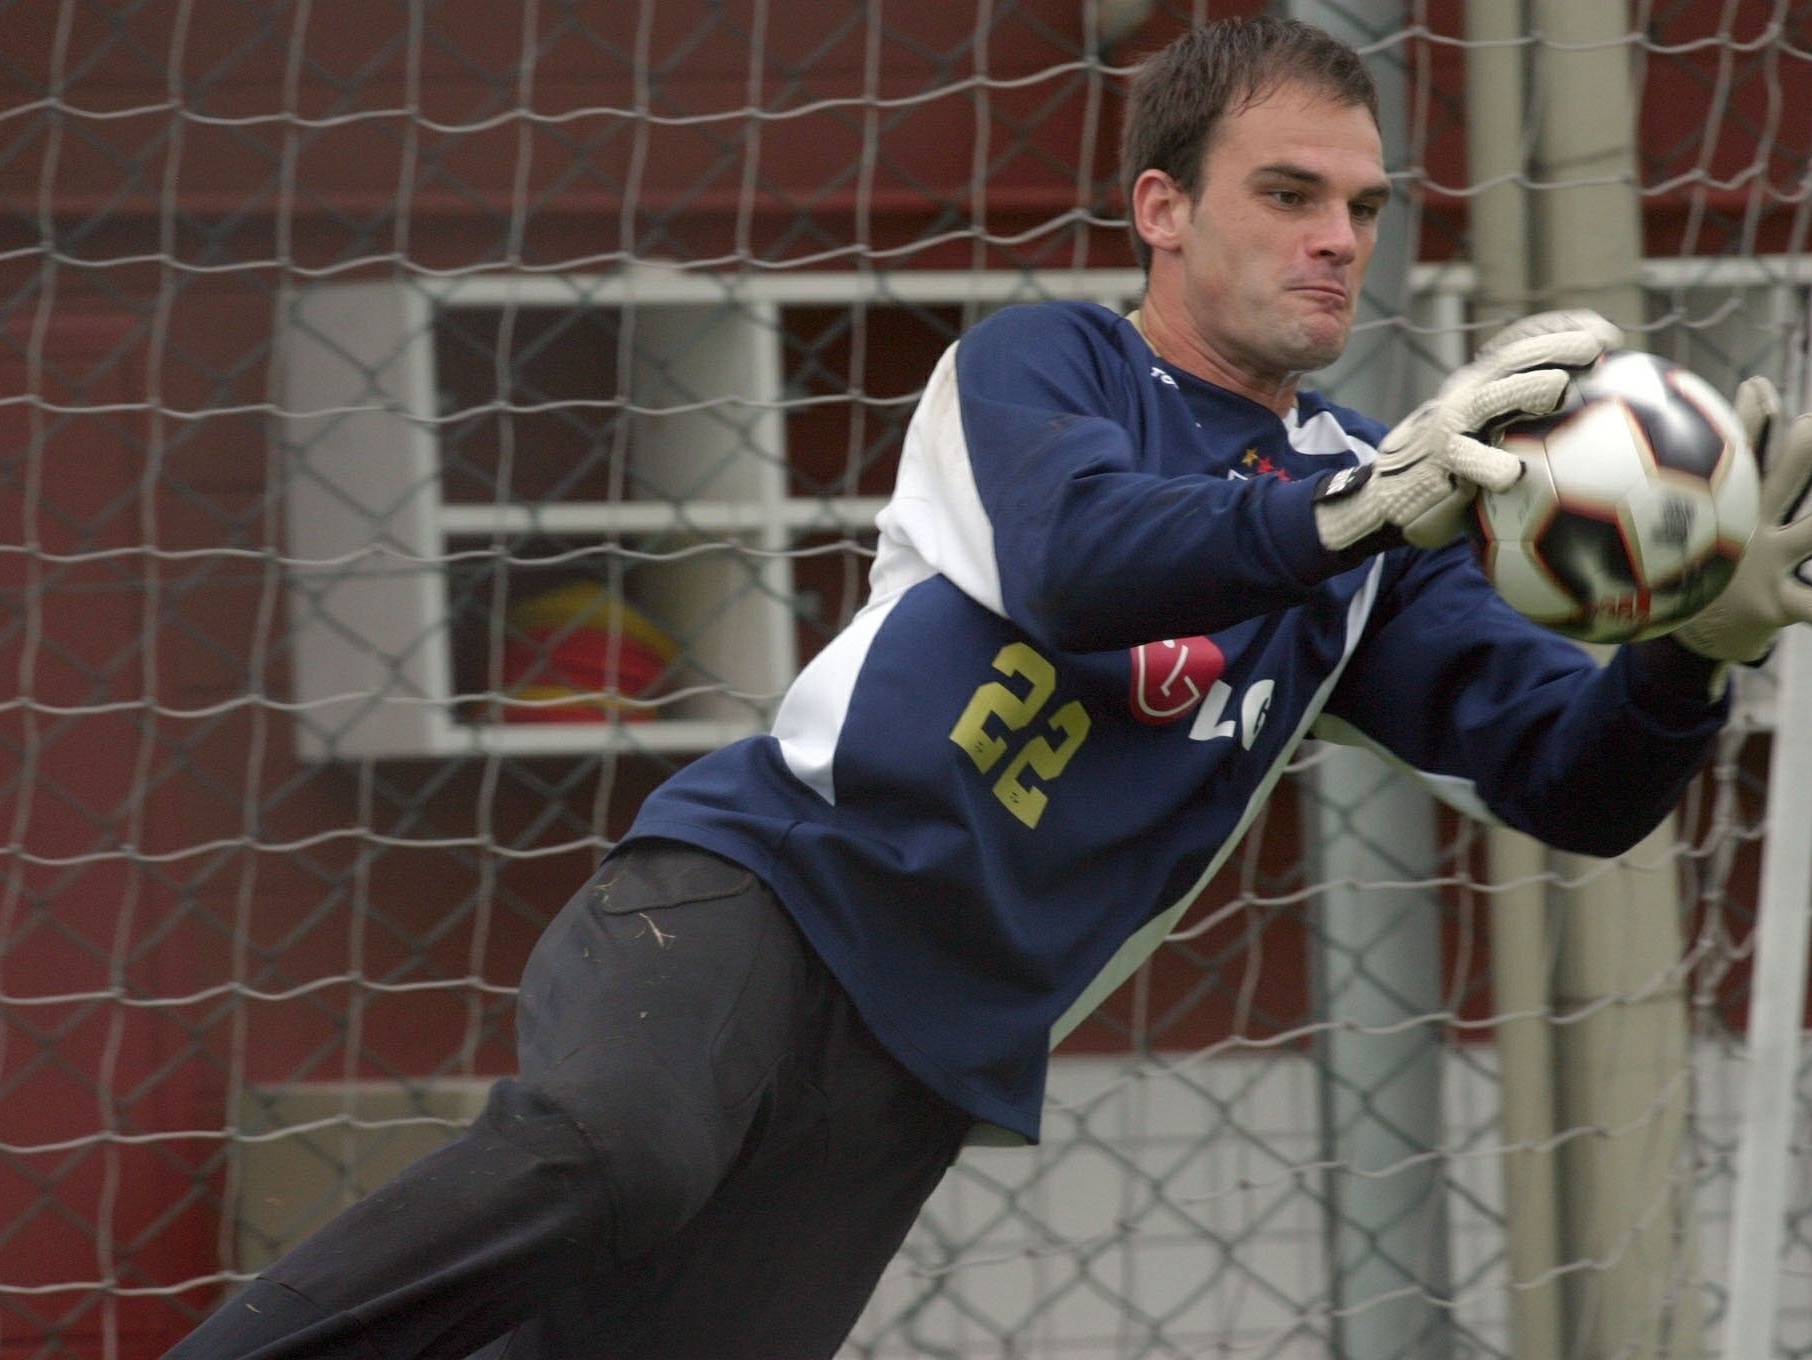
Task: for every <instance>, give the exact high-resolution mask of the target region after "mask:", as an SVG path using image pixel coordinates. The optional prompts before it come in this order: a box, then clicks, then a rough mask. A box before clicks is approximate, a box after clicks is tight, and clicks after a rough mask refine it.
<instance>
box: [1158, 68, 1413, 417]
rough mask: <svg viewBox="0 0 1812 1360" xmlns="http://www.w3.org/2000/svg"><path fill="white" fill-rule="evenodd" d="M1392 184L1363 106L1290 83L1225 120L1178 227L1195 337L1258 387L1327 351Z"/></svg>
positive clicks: (1349, 308)
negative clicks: (1198, 188)
mask: <svg viewBox="0 0 1812 1360" xmlns="http://www.w3.org/2000/svg"><path fill="white" fill-rule="evenodd" d="M1389 197H1390V186H1389V182H1388V181H1387V180H1386V178H1385V174H1384V154H1383V146H1382V144H1381V142H1380V140H1379V137H1378V129H1377V127H1376V125H1375V124H1374V123H1373V122H1372V118H1371V115H1370V114H1369V113H1368V112H1367V111H1366V110H1365V109H1364V108H1362V107H1357V106H1353V105H1347V104H1341V103H1337V102H1335V101H1333V100H1331V99H1329V98H1328V97H1327V96H1325V95H1324V94H1322V93H1321V92H1319V91H1317V90H1314V89H1312V88H1310V87H1308V86H1303V85H1297V84H1287V85H1283V86H1280V87H1279V88H1277V89H1276V90H1274V91H1272V92H1270V93H1269V94H1267V95H1265V96H1263V97H1262V98H1261V99H1260V100H1259V101H1258V102H1256V103H1252V104H1248V105H1247V106H1246V107H1244V108H1242V109H1240V110H1239V111H1238V112H1236V113H1234V114H1232V115H1230V116H1229V117H1227V118H1225V119H1223V120H1222V122H1221V124H1220V126H1219V128H1218V129H1217V132H1216V135H1215V136H1214V137H1213V138H1212V139H1211V143H1210V146H1209V148H1208V152H1207V156H1206V161H1205V173H1204V176H1203V180H1202V185H1201V193H1200V195H1199V196H1198V198H1197V200H1196V202H1195V203H1194V204H1193V205H1190V207H1189V209H1188V211H1187V215H1186V219H1185V220H1184V222H1183V224H1182V226H1181V230H1180V231H1179V234H1178V238H1177V244H1178V246H1179V254H1178V256H1177V258H1176V262H1177V263H1178V264H1179V265H1180V266H1181V268H1180V271H1179V274H1180V279H1179V281H1180V284H1181V289H1182V298H1181V301H1182V304H1183V308H1184V310H1185V311H1186V313H1187V315H1188V317H1189V323H1190V328H1191V329H1192V330H1193V331H1194V333H1195V334H1194V336H1193V337H1192V344H1194V345H1198V346H1200V347H1201V349H1202V351H1203V357H1204V358H1206V359H1208V360H1210V361H1211V364H1212V365H1213V366H1215V367H1220V368H1224V369H1225V370H1226V371H1227V372H1228V373H1229V374H1230V375H1238V376H1239V377H1241V378H1243V379H1245V380H1246V382H1247V383H1251V384H1253V385H1256V386H1258V387H1266V386H1269V385H1274V384H1283V383H1293V381H1294V379H1295V377H1296V376H1297V375H1299V374H1302V373H1307V372H1312V371H1313V370H1315V369H1319V368H1325V367H1326V366H1327V365H1328V364H1330V363H1332V362H1333V361H1334V360H1335V359H1336V358H1338V357H1339V355H1340V352H1341V350H1342V349H1344V348H1345V347H1346V341H1347V337H1348V335H1349V334H1350V333H1351V331H1352V327H1353V316H1354V312H1355V309H1356V308H1357V306H1358V302H1359V285H1360V281H1361V279H1362V278H1363V277H1364V275H1365V270H1366V266H1367V265H1368V264H1369V263H1370V262H1371V257H1372V250H1373V248H1374V247H1375V246H1376V245H1377V235H1378V216H1379V213H1380V212H1381V211H1382V209H1383V207H1384V204H1385V202H1386V200H1387V199H1388V198H1389ZM1242 385H1244V384H1242Z"/></svg>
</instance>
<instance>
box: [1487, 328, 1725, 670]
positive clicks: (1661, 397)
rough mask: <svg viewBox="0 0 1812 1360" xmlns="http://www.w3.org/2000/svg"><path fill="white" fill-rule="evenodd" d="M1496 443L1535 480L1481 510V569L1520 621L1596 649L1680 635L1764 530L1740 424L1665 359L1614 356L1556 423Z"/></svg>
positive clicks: (1584, 374) (1500, 431)
mask: <svg viewBox="0 0 1812 1360" xmlns="http://www.w3.org/2000/svg"><path fill="white" fill-rule="evenodd" d="M1485 437H1486V438H1487V439H1489V440H1491V441H1492V442H1493V443H1495V444H1497V445H1498V446H1499V447H1501V448H1503V449H1505V450H1507V451H1508V452H1511V453H1514V454H1516V456H1517V457H1518V458H1520V459H1522V462H1523V476H1522V478H1521V479H1520V480H1519V481H1518V482H1517V484H1516V485H1515V486H1514V487H1512V488H1511V489H1510V490H1509V491H1506V492H1502V493H1494V492H1489V491H1483V492H1480V493H1479V495H1478V497H1477V498H1476V499H1475V500H1474V502H1473V509H1472V514H1471V516H1470V517H1469V519H1468V523H1467V534H1468V537H1470V539H1471V540H1472V544H1473V548H1474V550H1475V551H1476V553H1477V554H1478V559H1479V563H1480V565H1481V566H1483V567H1484V569H1485V574H1486V576H1488V577H1489V578H1490V579H1491V583H1492V584H1493V585H1494V586H1496V587H1497V591H1498V593H1499V594H1500V595H1502V596H1503V597H1504V598H1505V599H1506V600H1507V601H1509V602H1510V604H1511V606H1512V607H1513V608H1515V609H1516V610H1517V611H1518V612H1519V613H1521V614H1524V615H1526V616H1527V617H1529V618H1531V619H1534V620H1535V621H1536V622H1537V623H1541V624H1544V625H1545V626H1547V627H1549V628H1552V629H1554V630H1555V631H1556V632H1560V633H1564V634H1566V635H1567V636H1568V637H1571V638H1576V639H1578V640H1580V641H1582V642H1607V643H1609V642H1628V641H1632V640H1635V639H1638V638H1649V637H1659V636H1661V635H1662V634H1663V633H1667V632H1669V631H1671V630H1672V629H1674V628H1677V627H1679V626H1680V625H1681V624H1682V623H1684V622H1686V620H1687V619H1689V618H1691V617H1692V616H1693V615H1694V614H1695V613H1697V612H1698V611H1699V610H1700V609H1702V608H1703V607H1704V606H1705V605H1707V604H1708V603H1710V602H1711V600H1712V599H1713V598H1714V597H1716V595H1717V594H1718V592H1719V591H1721V590H1723V588H1724V586H1725V585H1726V584H1727V583H1728V582H1729V580H1730V577H1731V574H1732V573H1733V572H1734V571H1735V570H1736V563H1737V559H1738V558H1739V557H1740V556H1741V555H1742V552H1743V547H1744V545H1745V544H1746V543H1748V541H1749V536H1750V534H1752V533H1753V532H1754V531H1755V527H1756V519H1757V513H1758V511H1757V502H1758V499H1759V494H1760V478H1759V474H1758V473H1757V470H1756V463H1755V457H1754V455H1753V453H1752V452H1751V451H1750V448H1749V443H1748V440H1747V439H1746V438H1745V437H1744V434H1743V428H1742V426H1741V424H1740V423H1739V422H1738V420H1737V417H1736V412H1734V411H1733V410H1731V408H1730V404H1729V403H1728V402H1726V401H1725V400H1724V398H1723V397H1722V396H1720V395H1719V394H1718V393H1717V391H1716V390H1714V389H1713V388H1712V387H1711V385H1710V384H1708V383H1707V382H1705V381H1704V379H1702V378H1700V377H1698V376H1697V375H1696V374H1694V373H1692V372H1690V371H1689V370H1687V369H1685V368H1682V367H1680V366H1679V365H1678V364H1674V363H1670V362H1669V361H1667V360H1665V359H1660V358H1657V357H1655V356H1654V355H1652V354H1644V353H1641V352H1639V351H1635V350H1619V351H1616V352H1614V353H1612V354H1607V355H1606V356H1604V358H1602V359H1600V360H1599V361H1598V362H1597V363H1595V364H1593V365H1592V366H1591V367H1589V368H1586V369H1583V370H1581V371H1580V372H1579V373H1577V374H1576V375H1575V376H1574V379H1573V381H1572V383H1571V384H1570V385H1569V386H1568V388H1567V393H1566V396H1565V397H1564V399H1563V400H1562V402H1561V406H1560V409H1559V410H1557V411H1556V412H1555V413H1553V414H1552V415H1546V416H1540V417H1534V418H1529V417H1522V418H1518V419H1516V420H1513V421H1511V422H1509V423H1507V424H1505V425H1503V426H1501V427H1495V428H1493V429H1491V430H1487V431H1485Z"/></svg>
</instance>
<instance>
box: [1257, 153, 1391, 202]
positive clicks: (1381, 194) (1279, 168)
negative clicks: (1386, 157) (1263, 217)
mask: <svg viewBox="0 0 1812 1360" xmlns="http://www.w3.org/2000/svg"><path fill="white" fill-rule="evenodd" d="M1253 176H1254V178H1259V177H1266V176H1268V177H1270V178H1272V179H1287V180H1294V181H1295V182H1296V183H1298V184H1300V185H1302V186H1303V187H1304V188H1308V189H1325V188H1327V183H1328V177H1327V176H1326V175H1324V174H1322V173H1321V172H1320V171H1319V170H1310V169H1309V168H1308V167H1306V166H1302V165H1294V164H1292V163H1290V162H1289V161H1277V162H1274V163H1272V164H1270V165H1261V166H1259V167H1258V168H1257V169H1256V170H1255V171H1253ZM1390 196H1391V188H1390V181H1389V180H1386V179H1381V180H1378V181H1377V182H1376V183H1374V184H1368V185H1366V186H1365V187H1364V188H1362V189H1360V190H1359V192H1358V193H1356V194H1354V195H1353V198H1354V200H1355V201H1357V200H1361V199H1364V200H1367V201H1369V202H1374V203H1383V202H1386V201H1388V200H1389V198H1390Z"/></svg>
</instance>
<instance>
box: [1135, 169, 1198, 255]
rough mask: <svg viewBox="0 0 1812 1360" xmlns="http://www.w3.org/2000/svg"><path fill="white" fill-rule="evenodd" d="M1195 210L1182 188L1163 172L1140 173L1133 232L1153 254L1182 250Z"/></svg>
mask: <svg viewBox="0 0 1812 1360" xmlns="http://www.w3.org/2000/svg"><path fill="white" fill-rule="evenodd" d="M1192 207H1193V205H1192V204H1191V203H1190V201H1189V195H1188V194H1186V193H1185V192H1184V191H1183V186H1182V185H1180V184H1178V183H1177V182H1176V181H1175V180H1174V179H1172V178H1171V177H1170V176H1169V175H1167V174H1165V173H1164V172H1163V171H1162V170H1145V171H1141V172H1140V174H1139V177H1138V178H1137V179H1135V180H1134V181H1133V187H1132V222H1133V230H1134V231H1136V232H1138V233H1139V238H1140V239H1141V240H1143V241H1144V242H1145V244H1146V245H1148V246H1150V247H1151V248H1152V251H1153V252H1154V253H1155V252H1158V251H1171V250H1176V249H1177V248H1178V247H1179V245H1180V244H1181V243H1182V240H1183V236H1184V234H1185V232H1187V230H1188V227H1189V219H1190V217H1191V209H1192Z"/></svg>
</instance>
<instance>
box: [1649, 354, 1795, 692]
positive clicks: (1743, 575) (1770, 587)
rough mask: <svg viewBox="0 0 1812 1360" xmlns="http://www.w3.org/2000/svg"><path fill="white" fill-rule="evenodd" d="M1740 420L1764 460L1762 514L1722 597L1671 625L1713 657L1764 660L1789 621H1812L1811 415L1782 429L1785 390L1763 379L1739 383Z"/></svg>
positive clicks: (1689, 643)
mask: <svg viewBox="0 0 1812 1360" xmlns="http://www.w3.org/2000/svg"><path fill="white" fill-rule="evenodd" d="M1732 404H1733V405H1734V406H1735V407H1736V413H1737V419H1738V420H1740V421H1741V422H1742V425H1743V432H1744V433H1745V434H1747V435H1748V436H1749V447H1750V448H1751V449H1753V450H1754V451H1755V456H1756V457H1757V458H1758V459H1759V460H1760V461H1761V465H1762V493H1761V515H1760V520H1759V523H1758V525H1757V527H1756V531H1755V534H1754V535H1753V536H1752V537H1751V538H1750V540H1749V545H1748V546H1747V547H1746V548H1744V549H1743V556H1742V558H1741V559H1740V560H1739V561H1738V562H1737V569H1736V574H1735V575H1734V576H1732V577H1731V578H1730V584H1729V585H1727V586H1725V587H1724V589H1723V591H1722V592H1720V594H1719V595H1718V597H1717V598H1716V599H1715V600H1713V601H1712V602H1711V603H1710V604H1708V605H1706V606H1705V608H1703V609H1701V610H1700V611H1699V612H1698V613H1697V614H1694V615H1693V616H1692V617H1691V618H1690V619H1688V620H1687V621H1686V622H1685V623H1683V624H1681V625H1680V627H1678V628H1677V629H1675V630H1674V634H1673V636H1674V639H1675V641H1677V642H1679V643H1680V644H1682V645H1683V646H1685V647H1688V648H1690V649H1691V650H1693V651H1695V652H1697V653H1698V654H1699V655H1700V656H1705V657H1710V658H1711V659H1712V660H1714V661H1736V662H1754V661H1760V660H1761V659H1762V658H1763V657H1764V656H1766V655H1767V654H1768V649H1769V648H1770V647H1772V646H1773V645H1774V635H1775V633H1777V632H1779V631H1780V630H1781V629H1782V628H1784V627H1786V626H1787V625H1788V624H1790V623H1807V622H1812V583H1808V582H1807V581H1806V580H1805V578H1803V577H1802V576H1801V575H1800V574H1799V568H1800V566H1801V565H1802V564H1803V563H1804V562H1805V561H1806V559H1807V558H1808V557H1812V507H1808V506H1807V505H1806V504H1805V500H1806V492H1807V490H1808V489H1812V414H1808V415H1802V416H1800V417H1799V418H1798V419H1796V420H1794V421H1793V422H1792V423H1791V424H1790V425H1786V426H1785V429H1784V431H1783V421H1782V417H1781V399H1780V394H1779V393H1778V392H1776V391H1775V390H1774V384H1773V383H1771V382H1769V381H1768V380H1767V379H1766V378H1750V379H1748V380H1747V381H1745V382H1744V383H1743V385H1742V386H1741V387H1739V388H1737V394H1736V400H1735V402H1733V403H1732Z"/></svg>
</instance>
